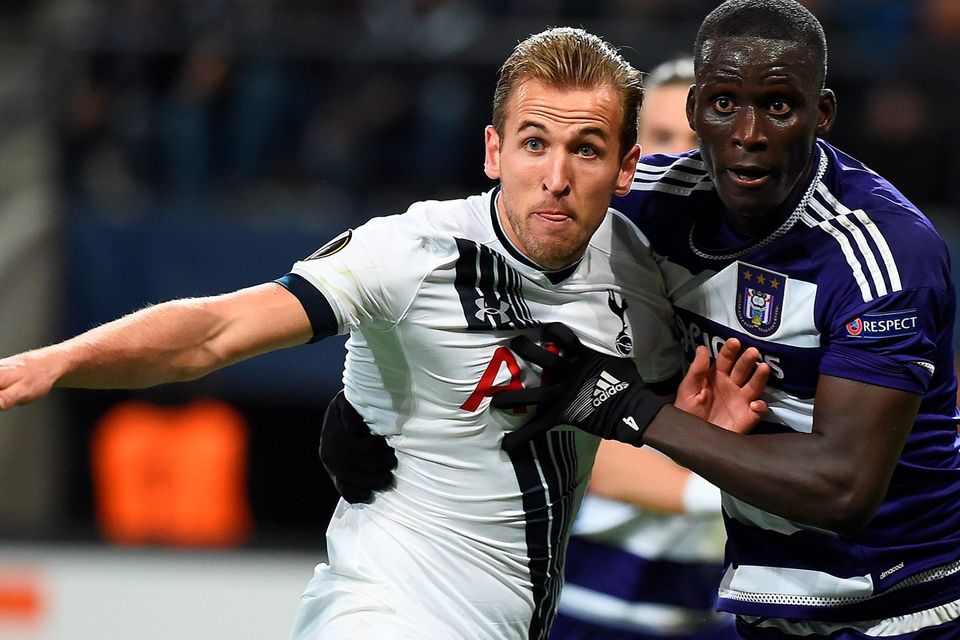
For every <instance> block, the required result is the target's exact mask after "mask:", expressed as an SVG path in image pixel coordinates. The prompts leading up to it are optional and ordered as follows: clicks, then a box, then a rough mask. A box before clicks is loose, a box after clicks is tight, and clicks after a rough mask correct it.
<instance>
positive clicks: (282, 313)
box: [0, 283, 312, 409]
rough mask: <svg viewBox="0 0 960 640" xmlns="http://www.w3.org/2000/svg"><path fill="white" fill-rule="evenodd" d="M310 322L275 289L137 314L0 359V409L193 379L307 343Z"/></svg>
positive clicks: (178, 303) (293, 301)
mask: <svg viewBox="0 0 960 640" xmlns="http://www.w3.org/2000/svg"><path fill="white" fill-rule="evenodd" d="M311 335H312V332H311V326H310V321H309V319H308V318H307V315H306V313H305V312H304V310H303V307H302V306H301V305H300V303H299V302H298V301H297V299H296V298H295V297H294V296H293V295H292V294H291V293H290V292H288V291H287V290H286V289H284V288H283V287H281V286H280V285H278V284H275V283H267V284H262V285H258V286H254V287H250V288H247V289H241V290H239V291H235V292H233V293H228V294H224V295H219V296H212V297H207V298H191V299H184V300H173V301H170V302H165V303H162V304H158V305H156V306H152V307H148V308H146V309H142V310H140V311H137V312H135V313H132V314H130V315H127V316H124V317H122V318H119V319H117V320H114V321H112V322H108V323H106V324H104V325H101V326H99V327H96V328H94V329H91V330H89V331H87V332H85V333H82V334H80V335H78V336H76V337H74V338H71V339H69V340H65V341H64V342H60V343H57V344H54V345H51V346H48V347H43V348H41V349H35V350H33V351H27V352H25V353H21V354H18V355H14V356H10V357H7V358H3V359H2V360H0V409H9V408H11V407H14V406H16V405H20V404H26V403H28V402H32V401H34V400H36V399H38V398H40V397H42V396H44V395H46V394H47V393H48V392H49V391H50V389H51V388H53V387H55V386H59V387H80V388H91V389H139V388H143V387H149V386H153V385H156V384H161V383H164V382H178V381H184V380H192V379H195V378H199V377H201V376H203V375H206V374H208V373H210V372H212V371H215V370H217V369H220V368H222V367H225V366H227V365H230V364H233V363H236V362H239V361H241V360H244V359H246V358H250V357H253V356H255V355H259V354H261V353H266V352H268V351H273V350H275V349H281V348H285V347H291V346H294V345H298V344H303V343H305V342H307V341H308V340H309V339H310V337H311Z"/></svg>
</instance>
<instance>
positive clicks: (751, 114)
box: [732, 106, 767, 151]
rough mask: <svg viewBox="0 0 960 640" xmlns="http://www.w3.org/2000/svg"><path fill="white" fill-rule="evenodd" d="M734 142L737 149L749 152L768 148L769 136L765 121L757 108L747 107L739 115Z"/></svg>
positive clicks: (734, 131) (734, 132) (733, 137)
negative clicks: (765, 128)
mask: <svg viewBox="0 0 960 640" xmlns="http://www.w3.org/2000/svg"><path fill="white" fill-rule="evenodd" d="M732 142H733V145H734V146H735V147H742V148H744V149H747V150H749V151H753V150H757V149H764V148H766V146H767V134H766V131H765V130H764V127H763V119H762V117H761V116H760V114H758V113H757V108H756V107H753V106H747V107H744V108H742V109H740V111H739V112H738V113H737V119H736V126H735V128H734V130H733V136H732Z"/></svg>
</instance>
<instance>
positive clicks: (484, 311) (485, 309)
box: [474, 298, 510, 322]
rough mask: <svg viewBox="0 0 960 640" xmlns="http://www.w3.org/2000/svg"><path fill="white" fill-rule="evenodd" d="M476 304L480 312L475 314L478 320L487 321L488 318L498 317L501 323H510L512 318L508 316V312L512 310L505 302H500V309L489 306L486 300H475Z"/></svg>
mask: <svg viewBox="0 0 960 640" xmlns="http://www.w3.org/2000/svg"><path fill="white" fill-rule="evenodd" d="M474 303H475V304H476V305H477V308H478V309H479V311H477V313H476V314H475V315H476V316H477V320H486V319H487V318H494V317H496V318H497V320H499V321H500V322H509V321H510V317H509V316H508V315H507V311H508V310H509V309H510V305H508V304H507V303H506V302H504V301H503V300H501V301H500V307H499V308H494V307H490V306H487V301H486V299H485V298H477V299H476V300H474Z"/></svg>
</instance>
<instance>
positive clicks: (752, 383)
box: [742, 362, 771, 412]
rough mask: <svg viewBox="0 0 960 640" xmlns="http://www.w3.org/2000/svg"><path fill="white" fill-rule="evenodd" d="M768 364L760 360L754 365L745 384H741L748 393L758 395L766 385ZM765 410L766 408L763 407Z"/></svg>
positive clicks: (768, 373)
mask: <svg viewBox="0 0 960 640" xmlns="http://www.w3.org/2000/svg"><path fill="white" fill-rule="evenodd" d="M770 372H771V369H770V365H768V364H767V363H765V362H761V363H760V364H758V365H756V367H755V368H754V370H753V372H752V374H751V375H750V377H749V378H748V379H747V381H746V384H744V385H742V386H743V389H744V391H746V392H747V394H748V395H751V396H758V395H760V393H761V392H762V391H763V390H764V389H765V388H766V387H767V381H768V380H769V379H770ZM764 412H766V409H764Z"/></svg>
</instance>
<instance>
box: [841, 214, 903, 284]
mask: <svg viewBox="0 0 960 640" xmlns="http://www.w3.org/2000/svg"><path fill="white" fill-rule="evenodd" d="M853 214H854V215H855V216H856V217H857V219H858V220H859V221H860V222H861V223H863V226H864V227H865V228H866V229H867V231H868V232H869V233H870V237H871V238H873V241H874V242H875V243H876V245H877V248H878V249H879V250H880V255H881V256H883V263H884V264H885V265H886V267H887V275H888V276H889V277H890V287H891V288H892V289H893V290H894V291H900V290H901V289H903V284H902V283H901V282H900V271H899V269H897V262H896V260H894V258H893V253H892V252H891V251H890V245H888V244H887V241H886V239H885V238H884V237H883V234H882V233H880V229H878V228H877V225H876V224H874V222H873V220H871V219H870V217H869V216H867V214H866V212H864V211H863V210H862V209H857V210H856V211H854V212H853Z"/></svg>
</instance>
